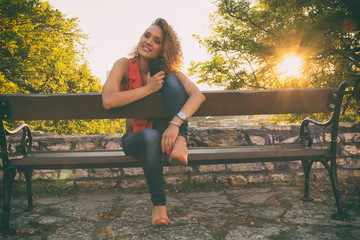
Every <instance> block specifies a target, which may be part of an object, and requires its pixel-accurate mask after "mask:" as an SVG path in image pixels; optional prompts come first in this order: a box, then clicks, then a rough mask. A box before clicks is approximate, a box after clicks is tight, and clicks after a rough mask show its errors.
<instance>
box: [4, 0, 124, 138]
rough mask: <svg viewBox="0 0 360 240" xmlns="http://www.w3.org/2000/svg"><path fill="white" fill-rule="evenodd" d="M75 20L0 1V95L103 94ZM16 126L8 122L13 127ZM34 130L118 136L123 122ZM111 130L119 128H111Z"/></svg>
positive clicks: (31, 1)
mask: <svg viewBox="0 0 360 240" xmlns="http://www.w3.org/2000/svg"><path fill="white" fill-rule="evenodd" d="M86 38H87V35H85V34H84V33H82V32H81V30H80V28H79V25H78V20H77V19H76V18H66V17H64V15H63V14H62V13H61V12H60V11H59V10H57V9H53V8H52V7H51V5H50V4H49V3H48V2H43V1H41V0H0V59H1V61H0V94H17V93H25V94H28V93H38V94H40V93H77V92H82V93H88V92H100V91H101V84H100V80H99V79H98V77H95V76H93V75H92V74H91V71H90V69H89V66H88V63H87V61H86V60H85V58H84V52H85V51H86V47H85V45H84V44H83V43H82V41H83V40H84V39H86ZM16 124H17V123H8V124H7V126H8V127H9V128H13V127H15V126H16ZM30 125H31V128H32V129H33V130H42V131H52V132H57V133H59V134H71V133H79V134H96V133H116V132H119V131H120V132H121V131H122V130H123V123H122V121H119V120H92V121H85V120H70V121H61V122H59V121H46V122H45V121H42V122H37V123H36V122H32V123H30ZM110 127H115V128H114V129H110Z"/></svg>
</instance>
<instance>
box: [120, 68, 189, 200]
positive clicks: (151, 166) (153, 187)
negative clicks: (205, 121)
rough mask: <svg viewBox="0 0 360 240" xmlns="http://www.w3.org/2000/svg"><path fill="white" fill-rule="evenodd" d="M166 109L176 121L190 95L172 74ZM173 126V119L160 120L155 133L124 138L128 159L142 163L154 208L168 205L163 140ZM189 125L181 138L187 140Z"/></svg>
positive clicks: (166, 83) (143, 132)
mask: <svg viewBox="0 0 360 240" xmlns="http://www.w3.org/2000/svg"><path fill="white" fill-rule="evenodd" d="M161 92H162V95H163V98H164V102H165V105H166V109H167V111H168V113H169V116H170V119H172V118H173V117H174V116H175V115H176V114H177V113H178V112H179V111H180V109H181V108H182V107H183V106H184V104H185V102H186V101H187V99H188V95H187V94H186V91H185V89H184V87H183V85H182V84H181V83H180V81H179V80H178V78H177V77H176V76H175V75H174V74H168V75H167V76H166V77H165V79H164V84H163V87H162V89H161ZM168 125H169V119H167V118H166V119H163V118H161V119H156V120H155V121H154V122H153V128H152V129H142V130H139V131H137V132H135V133H131V134H128V133H127V134H125V135H124V136H123V138H122V147H123V150H124V152H125V154H126V155H129V156H135V157H137V158H139V159H140V160H141V162H142V167H143V170H144V174H145V178H146V182H147V184H148V187H149V192H150V194H151V201H152V203H153V205H154V206H164V205H166V196H165V191H164V187H163V164H162V155H163V153H162V150H161V137H162V133H163V132H164V131H165V129H166V128H167V127H168ZM187 127H188V123H187V121H186V122H184V123H183V124H182V125H181V127H180V130H179V135H182V136H184V137H185V139H187Z"/></svg>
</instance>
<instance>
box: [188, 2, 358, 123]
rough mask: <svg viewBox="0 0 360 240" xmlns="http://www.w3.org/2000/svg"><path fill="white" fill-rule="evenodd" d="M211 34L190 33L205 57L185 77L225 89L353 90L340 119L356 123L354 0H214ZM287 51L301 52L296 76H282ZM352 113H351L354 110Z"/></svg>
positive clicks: (356, 54) (355, 11)
mask: <svg viewBox="0 0 360 240" xmlns="http://www.w3.org/2000/svg"><path fill="white" fill-rule="evenodd" d="M216 4H217V7H218V10H217V12H215V13H214V14H213V15H212V16H211V20H212V25H211V34H210V35H209V36H208V37H200V36H196V37H197V39H198V41H199V43H200V44H201V45H204V46H205V47H206V48H207V50H208V52H209V53H210V54H211V60H208V61H204V62H200V63H195V62H192V63H191V65H190V68H189V73H190V75H193V76H197V77H198V78H199V79H200V80H199V82H205V83H208V84H210V85H217V86H224V87H225V88H226V89H268V88H296V87H337V86H338V85H339V84H340V82H342V81H344V80H349V81H350V82H351V84H352V88H353V90H354V91H353V94H352V97H353V98H352V99H351V100H349V106H350V110H348V114H347V118H346V120H352V121H354V120H356V119H357V121H359V120H360V119H359V116H358V115H359V114H360V107H359V104H357V103H358V102H359V101H360V28H359V26H360V15H359V14H358V13H359V12H360V2H359V1H357V0H336V1H333V0H286V1H285V0H258V1H250V0H249V1H246V0H219V1H217V2H216ZM287 54H293V55H296V56H301V57H302V59H303V61H304V64H303V67H302V69H301V75H300V76H284V75H282V73H281V72H280V69H279V65H280V63H281V62H282V61H283V58H284V56H285V55H287ZM356 112H357V114H356Z"/></svg>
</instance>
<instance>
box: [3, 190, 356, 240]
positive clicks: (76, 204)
mask: <svg viewBox="0 0 360 240" xmlns="http://www.w3.org/2000/svg"><path fill="white" fill-rule="evenodd" d="M314 194H315V193H314ZM301 196H302V190H301V189H299V188H298V187H291V186H286V185H285V186H284V185H279V186H276V185H272V186H269V187H268V186H267V187H263V186H262V187H251V188H249V187H230V188H226V189H222V190H219V189H217V190H211V191H200V192H192V193H180V194H168V211H169V218H170V222H171V223H170V225H169V226H168V227H163V228H154V227H152V226H151V215H150V214H151V205H150V200H149V199H150V195H149V194H147V193H135V192H129V191H127V192H124V191H123V192H122V191H121V190H114V189H113V190H111V191H110V190H107V191H102V192H100V193H99V192H96V191H94V192H91V191H90V192H86V193H78V194H74V195H73V196H66V197H47V198H35V199H34V203H35V205H36V208H35V209H34V210H33V211H31V212H23V209H24V208H25V207H26V199H23V198H20V199H15V200H14V201H13V202H12V203H13V210H12V212H11V222H10V225H11V227H13V228H15V229H16V230H17V233H16V234H14V235H11V236H3V237H0V239H42V240H43V239H51V240H58V239H59V240H60V239H61V240H66V239H69V240H70V239H71V240H74V239H84V240H85V239H86V240H91V239H184V240H185V239H191V240H193V239H226V240H237V239H251V240H253V239H296V240H297V239H335V240H336V239H341V240H343V239H351V240H356V239H360V216H359V215H358V213H355V214H353V218H352V219H351V220H347V221H339V220H333V219H331V217H330V216H331V214H332V213H333V212H334V211H335V208H334V200H333V199H330V200H327V201H325V200H326V199H327V197H326V196H325V195H324V194H322V193H316V198H317V199H318V201H314V202H302V201H300V200H299V199H300V197H301ZM314 197H315V196H314Z"/></svg>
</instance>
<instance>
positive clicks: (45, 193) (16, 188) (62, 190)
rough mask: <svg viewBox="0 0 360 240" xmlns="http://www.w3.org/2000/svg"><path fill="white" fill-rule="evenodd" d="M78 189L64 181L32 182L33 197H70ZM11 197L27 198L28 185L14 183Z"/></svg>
mask: <svg viewBox="0 0 360 240" xmlns="http://www.w3.org/2000/svg"><path fill="white" fill-rule="evenodd" d="M76 191H77V187H76V185H74V184H68V182H67V181H64V180H57V181H53V180H35V181H32V193H33V196H39V197H49V196H68V195H71V194H74V193H75V192H76ZM11 195H12V196H13V197H15V198H17V197H25V196H26V184H25V182H24V181H14V183H13V185H12V192H11Z"/></svg>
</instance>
